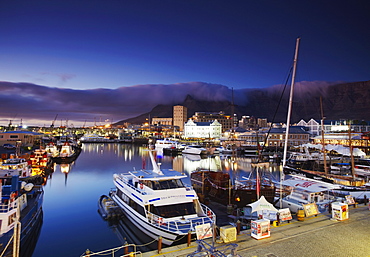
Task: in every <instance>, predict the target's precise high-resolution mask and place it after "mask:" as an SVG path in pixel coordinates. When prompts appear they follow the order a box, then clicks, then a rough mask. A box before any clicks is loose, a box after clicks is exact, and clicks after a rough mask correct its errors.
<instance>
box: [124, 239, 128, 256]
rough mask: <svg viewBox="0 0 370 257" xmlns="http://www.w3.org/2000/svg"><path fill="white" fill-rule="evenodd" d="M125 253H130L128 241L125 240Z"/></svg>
mask: <svg viewBox="0 0 370 257" xmlns="http://www.w3.org/2000/svg"><path fill="white" fill-rule="evenodd" d="M124 251H125V255H127V254H128V243H127V242H126V241H125V250H124Z"/></svg>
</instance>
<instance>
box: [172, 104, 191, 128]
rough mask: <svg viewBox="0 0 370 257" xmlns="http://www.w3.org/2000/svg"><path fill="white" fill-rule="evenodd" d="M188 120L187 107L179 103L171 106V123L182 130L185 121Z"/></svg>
mask: <svg viewBox="0 0 370 257" xmlns="http://www.w3.org/2000/svg"><path fill="white" fill-rule="evenodd" d="M187 120H188V108H186V107H185V106H181V105H175V106H174V107H173V125H174V126H177V127H179V130H180V131H184V125H185V122H186V121H187Z"/></svg>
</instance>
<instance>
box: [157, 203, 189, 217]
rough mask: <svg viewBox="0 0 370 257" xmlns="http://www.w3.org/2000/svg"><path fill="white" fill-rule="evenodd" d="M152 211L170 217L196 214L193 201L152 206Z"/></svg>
mask: <svg viewBox="0 0 370 257" xmlns="http://www.w3.org/2000/svg"><path fill="white" fill-rule="evenodd" d="M153 213H154V214H155V215H158V216H162V217H163V218H172V217H179V216H186V215H192V214H196V212H195V208H194V203H193V202H189V203H180V204H172V205H164V206H154V208H153Z"/></svg>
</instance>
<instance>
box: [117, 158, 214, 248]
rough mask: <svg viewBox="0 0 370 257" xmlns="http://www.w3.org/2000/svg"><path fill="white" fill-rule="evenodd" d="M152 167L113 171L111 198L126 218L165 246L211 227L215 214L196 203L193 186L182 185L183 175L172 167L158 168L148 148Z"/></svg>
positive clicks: (184, 176)
mask: <svg viewBox="0 0 370 257" xmlns="http://www.w3.org/2000/svg"><path fill="white" fill-rule="evenodd" d="M149 154H150V158H151V162H152V166H153V170H133V171H129V172H127V173H122V174H114V175H113V182H114V185H115V187H116V189H115V190H112V191H111V192H110V197H111V198H112V199H113V200H114V201H115V202H116V203H117V205H118V206H119V207H120V208H121V209H122V211H123V213H124V214H125V216H126V218H127V219H128V220H129V221H130V222H131V223H133V224H134V225H135V226H136V227H137V228H138V229H140V230H141V231H142V232H143V233H145V234H146V235H148V236H149V237H151V238H153V239H158V237H159V236H161V237H162V242H163V244H165V245H171V244H173V243H174V242H178V241H180V240H181V239H184V240H186V236H187V235H188V233H189V232H190V233H191V234H192V235H193V236H195V234H196V230H195V229H196V226H198V225H205V226H208V227H209V228H211V225H212V224H215V222H216V215H215V213H214V212H213V211H212V210H211V209H210V208H208V207H207V206H206V205H203V204H202V203H200V202H199V199H198V196H197V194H196V192H195V191H194V190H193V188H192V187H190V186H186V185H184V183H183V181H182V179H183V178H186V175H184V174H183V173H180V172H178V171H176V170H173V169H163V170H161V169H160V168H159V166H158V165H157V163H156V162H155V160H154V158H153V155H152V153H151V152H150V151H149Z"/></svg>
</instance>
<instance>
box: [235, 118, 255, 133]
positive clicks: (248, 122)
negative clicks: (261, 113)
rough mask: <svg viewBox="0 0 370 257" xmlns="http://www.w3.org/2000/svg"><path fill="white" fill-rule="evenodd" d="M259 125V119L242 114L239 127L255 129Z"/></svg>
mask: <svg viewBox="0 0 370 257" xmlns="http://www.w3.org/2000/svg"><path fill="white" fill-rule="evenodd" d="M256 126H257V120H256V118H255V117H253V116H242V118H241V119H240V120H239V127H241V128H244V129H247V130H248V129H255V128H256Z"/></svg>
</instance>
